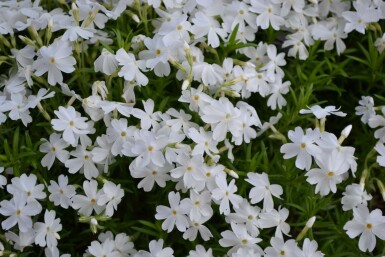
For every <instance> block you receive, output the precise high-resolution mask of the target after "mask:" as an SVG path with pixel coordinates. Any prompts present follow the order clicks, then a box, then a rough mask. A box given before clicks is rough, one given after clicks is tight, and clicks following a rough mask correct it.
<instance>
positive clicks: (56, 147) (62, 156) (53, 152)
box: [39, 133, 69, 169]
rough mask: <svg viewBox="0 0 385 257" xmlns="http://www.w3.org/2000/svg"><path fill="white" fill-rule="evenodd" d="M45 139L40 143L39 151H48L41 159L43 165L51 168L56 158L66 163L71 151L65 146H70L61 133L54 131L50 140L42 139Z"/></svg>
mask: <svg viewBox="0 0 385 257" xmlns="http://www.w3.org/2000/svg"><path fill="white" fill-rule="evenodd" d="M42 140H43V141H45V142H44V143H43V144H41V145H40V147H39V151H40V152H42V153H47V154H46V155H44V157H43V159H41V165H42V166H43V167H47V169H51V167H52V164H53V162H54V161H55V158H57V159H58V160H59V161H61V162H62V163H64V162H65V161H66V160H68V158H69V153H68V151H67V150H65V148H67V147H68V143H67V142H66V141H64V140H63V139H62V138H61V135H60V134H56V133H52V134H51V135H50V136H49V141H48V140H47V139H45V138H43V139H42Z"/></svg>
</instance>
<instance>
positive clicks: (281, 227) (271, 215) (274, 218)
mask: <svg viewBox="0 0 385 257" xmlns="http://www.w3.org/2000/svg"><path fill="white" fill-rule="evenodd" d="M288 217H289V210H288V209H286V208H279V209H278V211H277V210H275V209H273V210H271V211H268V212H264V213H261V214H260V215H259V218H260V219H259V221H258V222H259V227H260V228H262V229H263V228H272V227H276V229H275V237H278V238H283V235H282V233H283V234H285V235H286V236H289V232H290V226H289V224H287V223H286V222H285V221H286V219H287V218H288Z"/></svg>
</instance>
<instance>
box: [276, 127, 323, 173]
mask: <svg viewBox="0 0 385 257" xmlns="http://www.w3.org/2000/svg"><path fill="white" fill-rule="evenodd" d="M288 135H289V139H290V140H291V141H293V143H287V144H284V145H283V146H281V153H283V154H284V156H283V158H284V159H290V158H293V157H294V156H297V159H296V161H295V166H296V167H297V168H299V169H301V170H303V169H306V170H309V169H310V167H311V164H312V156H318V155H319V154H320V153H321V150H320V149H319V147H318V146H317V145H315V141H316V140H317V139H318V138H319V136H320V135H319V130H318V129H316V130H314V131H313V130H311V129H307V130H306V134H304V132H303V130H302V128H300V127H296V128H295V130H294V131H292V130H290V131H289V133H288Z"/></svg>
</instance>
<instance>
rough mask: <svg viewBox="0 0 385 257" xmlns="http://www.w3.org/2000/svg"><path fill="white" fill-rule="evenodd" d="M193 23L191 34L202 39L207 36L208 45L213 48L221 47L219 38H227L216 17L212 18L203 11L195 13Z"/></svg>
mask: <svg viewBox="0 0 385 257" xmlns="http://www.w3.org/2000/svg"><path fill="white" fill-rule="evenodd" d="M192 22H193V25H192V26H191V32H192V33H193V34H194V35H195V37H196V38H200V37H204V36H206V35H207V43H208V44H209V45H211V46H212V47H213V48H216V47H218V46H219V37H218V36H220V37H221V38H225V37H226V36H227V32H226V31H225V30H224V29H223V28H221V27H220V24H219V22H218V21H217V20H216V19H214V17H210V16H208V15H206V14H205V13H203V12H201V11H199V12H197V13H195V16H194V18H193V19H192Z"/></svg>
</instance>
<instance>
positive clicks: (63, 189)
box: [48, 175, 76, 209]
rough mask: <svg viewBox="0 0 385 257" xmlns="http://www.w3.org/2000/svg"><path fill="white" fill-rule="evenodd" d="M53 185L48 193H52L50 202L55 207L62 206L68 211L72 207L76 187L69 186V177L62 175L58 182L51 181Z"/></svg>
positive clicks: (49, 187)
mask: <svg viewBox="0 0 385 257" xmlns="http://www.w3.org/2000/svg"><path fill="white" fill-rule="evenodd" d="M50 182H51V184H50V185H49V186H48V191H49V192H50V193H51V194H50V196H49V200H50V201H51V202H53V203H54V205H56V206H58V205H60V206H61V207H62V208H64V209H67V208H68V206H70V205H71V198H72V197H73V196H74V195H75V194H76V191H75V187H74V186H73V185H68V177H67V176H65V175H60V176H59V177H58V182H59V183H56V182H55V181H53V180H51V181H50Z"/></svg>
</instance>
